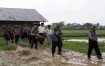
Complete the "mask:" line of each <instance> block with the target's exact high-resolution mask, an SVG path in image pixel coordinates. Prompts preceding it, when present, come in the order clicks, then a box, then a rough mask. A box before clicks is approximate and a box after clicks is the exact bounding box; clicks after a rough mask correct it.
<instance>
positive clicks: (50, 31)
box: [46, 28, 52, 36]
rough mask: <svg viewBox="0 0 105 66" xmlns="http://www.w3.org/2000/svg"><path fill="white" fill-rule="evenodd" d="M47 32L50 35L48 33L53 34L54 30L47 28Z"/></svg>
mask: <svg viewBox="0 0 105 66" xmlns="http://www.w3.org/2000/svg"><path fill="white" fill-rule="evenodd" d="M46 33H47V36H48V35H52V30H51V29H48V28H47V29H46Z"/></svg>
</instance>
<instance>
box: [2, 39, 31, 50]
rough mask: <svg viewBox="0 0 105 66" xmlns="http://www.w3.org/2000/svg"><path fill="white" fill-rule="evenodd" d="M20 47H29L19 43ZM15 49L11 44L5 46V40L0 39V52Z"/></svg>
mask: <svg viewBox="0 0 105 66" xmlns="http://www.w3.org/2000/svg"><path fill="white" fill-rule="evenodd" d="M19 45H20V46H21V47H29V45H25V44H22V43H19ZM15 49H16V47H15V46H14V44H13V43H11V42H9V45H6V43H5V40H4V39H3V38H0V50H15Z"/></svg>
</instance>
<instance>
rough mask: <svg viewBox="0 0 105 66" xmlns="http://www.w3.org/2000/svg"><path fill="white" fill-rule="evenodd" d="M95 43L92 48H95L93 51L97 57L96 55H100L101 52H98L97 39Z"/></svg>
mask: <svg viewBox="0 0 105 66" xmlns="http://www.w3.org/2000/svg"><path fill="white" fill-rule="evenodd" d="M94 43H95V44H94V45H95V46H94V50H95V52H96V54H97V57H98V56H100V57H101V52H100V49H99V46H98V43H97V41H95V42H94Z"/></svg>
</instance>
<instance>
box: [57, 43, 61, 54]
mask: <svg viewBox="0 0 105 66" xmlns="http://www.w3.org/2000/svg"><path fill="white" fill-rule="evenodd" d="M57 46H58V54H59V55H61V43H60V42H59V41H57Z"/></svg>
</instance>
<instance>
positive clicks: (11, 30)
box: [8, 24, 14, 43]
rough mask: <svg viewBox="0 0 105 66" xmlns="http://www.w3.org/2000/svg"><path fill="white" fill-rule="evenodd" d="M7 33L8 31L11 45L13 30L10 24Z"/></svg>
mask: <svg viewBox="0 0 105 66" xmlns="http://www.w3.org/2000/svg"><path fill="white" fill-rule="evenodd" d="M8 31H9V35H10V39H11V41H12V43H13V40H14V29H13V28H12V27H11V25H10V24H9V25H8Z"/></svg>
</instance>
